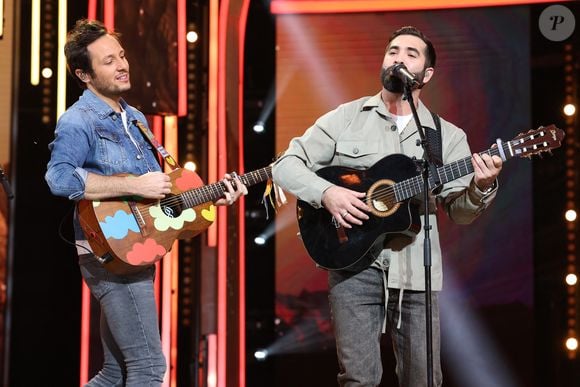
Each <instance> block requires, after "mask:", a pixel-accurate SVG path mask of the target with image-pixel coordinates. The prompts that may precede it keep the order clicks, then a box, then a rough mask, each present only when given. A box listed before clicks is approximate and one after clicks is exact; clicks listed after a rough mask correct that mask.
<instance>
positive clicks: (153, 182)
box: [127, 172, 171, 199]
mask: <svg viewBox="0 0 580 387" xmlns="http://www.w3.org/2000/svg"><path fill="white" fill-rule="evenodd" d="M127 179H131V180H129V181H127V183H128V184H134V185H133V189H134V190H135V194H136V195H139V196H141V197H144V198H147V199H163V198H164V197H165V195H167V194H169V193H171V179H170V178H169V176H168V175H166V174H165V173H163V172H148V173H146V174H144V175H141V176H138V177H136V178H133V177H127Z"/></svg>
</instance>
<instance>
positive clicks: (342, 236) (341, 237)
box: [332, 216, 348, 243]
mask: <svg viewBox="0 0 580 387" xmlns="http://www.w3.org/2000/svg"><path fill="white" fill-rule="evenodd" d="M332 224H333V225H334V228H336V237H337V238H338V241H339V242H340V243H346V242H348V235H346V231H345V230H344V227H342V226H341V225H340V223H338V220H336V218H335V217H334V216H333V217H332Z"/></svg>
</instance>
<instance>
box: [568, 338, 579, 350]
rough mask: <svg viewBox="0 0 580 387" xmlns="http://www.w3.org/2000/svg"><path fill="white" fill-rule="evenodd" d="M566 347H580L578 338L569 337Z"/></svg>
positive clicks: (571, 348)
mask: <svg viewBox="0 0 580 387" xmlns="http://www.w3.org/2000/svg"><path fill="white" fill-rule="evenodd" d="M566 349H568V350H569V351H575V350H577V349H578V340H577V339H576V338H575V337H568V338H567V339H566Z"/></svg>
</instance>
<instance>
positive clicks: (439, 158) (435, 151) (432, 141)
mask: <svg viewBox="0 0 580 387" xmlns="http://www.w3.org/2000/svg"><path fill="white" fill-rule="evenodd" d="M431 116H432V117H433V123H434V124H435V129H433V128H430V127H428V126H423V129H424V130H425V137H426V138H427V142H428V143H429V147H430V149H431V153H432V154H431V160H432V161H433V162H434V163H435V164H436V165H437V166H438V167H440V166H442V165H443V140H442V138H441V119H440V118H439V116H438V115H437V114H436V113H433V112H431Z"/></svg>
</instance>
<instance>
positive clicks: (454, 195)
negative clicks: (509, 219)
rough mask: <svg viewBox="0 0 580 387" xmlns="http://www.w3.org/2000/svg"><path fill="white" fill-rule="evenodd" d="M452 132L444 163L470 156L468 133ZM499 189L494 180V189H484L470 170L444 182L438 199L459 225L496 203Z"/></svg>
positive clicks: (448, 140) (446, 143) (445, 142)
mask: <svg viewBox="0 0 580 387" xmlns="http://www.w3.org/2000/svg"><path fill="white" fill-rule="evenodd" d="M454 129H456V130H453V131H450V132H449V133H448V135H447V136H446V137H447V139H446V140H444V144H443V149H444V163H446V164H448V163H450V162H453V161H457V160H461V159H463V158H470V157H471V150H470V149H469V145H468V143H467V136H466V135H465V132H464V131H463V130H461V129H458V128H455V127H454ZM497 189H498V182H497V180H496V181H495V183H494V185H493V189H491V190H490V191H489V192H482V191H481V190H480V189H479V188H477V186H476V185H475V182H474V174H473V173H470V174H468V175H466V176H463V177H461V178H459V179H456V180H453V181H450V182H449V183H447V184H445V186H444V187H443V189H442V191H441V193H440V194H439V195H438V200H439V202H440V203H441V205H442V206H443V208H444V210H445V212H446V213H447V214H448V216H449V218H450V219H451V220H452V221H453V222H455V223H457V224H469V223H471V222H473V221H474V220H475V219H477V217H479V215H481V213H482V212H483V211H484V210H485V209H486V208H487V207H488V206H489V205H490V204H491V203H492V202H493V200H494V198H495V196H496V193H497Z"/></svg>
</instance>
